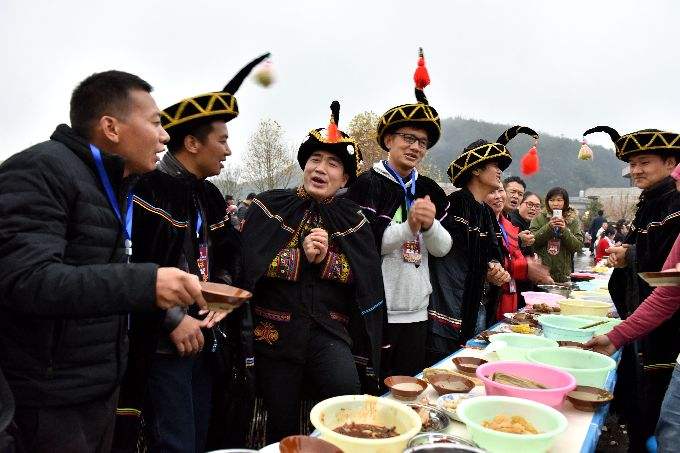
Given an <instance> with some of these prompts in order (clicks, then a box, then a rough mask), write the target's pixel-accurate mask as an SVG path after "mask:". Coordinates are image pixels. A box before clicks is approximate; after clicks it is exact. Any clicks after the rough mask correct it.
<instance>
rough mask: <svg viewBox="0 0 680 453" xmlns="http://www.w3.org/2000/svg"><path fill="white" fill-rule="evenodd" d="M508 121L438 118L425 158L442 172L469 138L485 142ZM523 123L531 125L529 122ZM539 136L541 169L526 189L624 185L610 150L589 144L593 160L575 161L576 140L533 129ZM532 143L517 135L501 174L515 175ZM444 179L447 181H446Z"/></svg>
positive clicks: (619, 166)
mask: <svg viewBox="0 0 680 453" xmlns="http://www.w3.org/2000/svg"><path fill="white" fill-rule="evenodd" d="M511 126H512V125H511V124H494V123H488V122H485V121H477V120H470V119H463V118H459V117H458V118H448V119H445V120H443V121H442V131H443V134H442V137H441V138H440V140H439V142H437V144H436V145H435V146H434V147H433V148H432V149H431V150H430V151H429V153H428V160H429V161H430V163H432V164H434V165H435V166H436V167H437V168H439V169H440V170H441V171H442V174H444V175H446V169H447V168H448V166H449V164H450V163H451V161H452V160H453V159H454V158H455V157H456V156H458V155H459V154H460V152H461V151H462V150H463V148H465V146H467V145H468V144H470V143H472V142H473V141H475V140H477V139H478V138H482V139H484V140H487V141H494V140H496V139H497V138H498V137H499V136H500V135H501V134H502V133H503V132H504V131H505V130H506V129H508V128H509V127H511ZM527 126H529V127H531V125H530V124H527ZM537 132H538V134H539V136H540V139H539V142H538V154H539V156H540V161H541V171H540V172H539V173H537V174H535V175H534V176H532V177H530V178H525V179H526V181H527V185H528V188H529V190H531V191H533V192H537V193H539V194H541V196H542V195H544V194H545V193H546V192H547V191H548V190H549V189H550V188H552V187H555V186H561V187H564V188H565V189H567V191H568V192H569V194H570V195H572V196H578V193H579V190H582V189H586V188H588V187H625V186H627V185H628V184H627V181H626V180H625V179H623V178H622V177H621V170H622V169H623V167H624V166H625V164H624V163H623V162H621V161H620V160H618V159H617V158H616V156H615V155H614V152H613V151H612V150H608V149H606V148H603V147H601V146H591V148H592V150H593V155H594V157H593V160H588V161H584V160H579V159H578V158H577V154H578V150H579V148H580V147H581V142H580V141H579V140H574V139H568V138H560V137H555V136H553V135H549V134H546V133H542V132H541V131H537ZM532 144H533V139H532V138H531V137H529V136H527V135H523V134H522V135H518V136H517V137H515V138H514V139H513V140H512V141H511V142H510V143H509V145H508V149H509V150H510V152H511V153H512V156H513V162H512V165H511V166H510V167H509V168H508V169H507V170H506V171H505V172H504V174H503V177H507V176H510V175H519V176H521V174H520V171H519V160H520V158H521V156H523V155H524V154H525V153H526V151H527V150H528V149H529V148H530V147H531V145H532ZM447 182H448V181H447Z"/></svg>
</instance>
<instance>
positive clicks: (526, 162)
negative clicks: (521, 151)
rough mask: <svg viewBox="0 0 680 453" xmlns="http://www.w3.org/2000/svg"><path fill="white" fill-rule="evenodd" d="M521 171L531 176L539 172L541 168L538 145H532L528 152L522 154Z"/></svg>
mask: <svg viewBox="0 0 680 453" xmlns="http://www.w3.org/2000/svg"><path fill="white" fill-rule="evenodd" d="M519 168H520V171H521V172H522V174H523V175H524V176H531V175H533V174H535V173H538V170H540V168H541V164H540V161H539V159H538V150H537V149H536V145H535V144H534V146H532V147H531V148H530V149H529V151H527V153H526V154H525V155H524V156H522V160H520V162H519Z"/></svg>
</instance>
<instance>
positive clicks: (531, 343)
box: [489, 332, 559, 362]
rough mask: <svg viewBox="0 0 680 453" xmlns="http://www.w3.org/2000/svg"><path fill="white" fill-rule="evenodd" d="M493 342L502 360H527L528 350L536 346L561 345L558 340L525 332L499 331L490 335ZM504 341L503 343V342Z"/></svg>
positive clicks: (490, 340)
mask: <svg viewBox="0 0 680 453" xmlns="http://www.w3.org/2000/svg"><path fill="white" fill-rule="evenodd" d="M489 342H490V343H491V344H496V345H497V346H496V348H495V350H496V354H498V358H499V359H501V360H519V361H521V362H527V361H528V360H527V352H529V351H531V350H532V349H536V348H548V347H554V348H556V347H557V346H559V345H558V344H557V341H555V340H551V339H550V338H545V337H539V336H536V335H525V334H523V333H509V332H508V333H497V334H495V335H491V336H490V337H489ZM501 342H502V343H501Z"/></svg>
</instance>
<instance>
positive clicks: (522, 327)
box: [510, 324, 538, 335]
mask: <svg viewBox="0 0 680 453" xmlns="http://www.w3.org/2000/svg"><path fill="white" fill-rule="evenodd" d="M510 330H512V331H513V332H515V333H523V334H527V335H529V334H535V333H536V332H537V331H538V329H536V328H535V327H531V326H530V325H529V324H517V325H513V326H510Z"/></svg>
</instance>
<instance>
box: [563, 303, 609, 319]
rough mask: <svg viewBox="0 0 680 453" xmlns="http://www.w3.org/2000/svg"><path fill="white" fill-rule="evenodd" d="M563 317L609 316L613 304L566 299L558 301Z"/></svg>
mask: <svg viewBox="0 0 680 453" xmlns="http://www.w3.org/2000/svg"><path fill="white" fill-rule="evenodd" d="M558 303H559V304H560V310H561V313H562V314H563V315H588V316H607V313H609V310H610V309H611V307H612V304H610V303H609V302H598V301H594V300H581V299H564V300H560V301H558Z"/></svg>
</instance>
